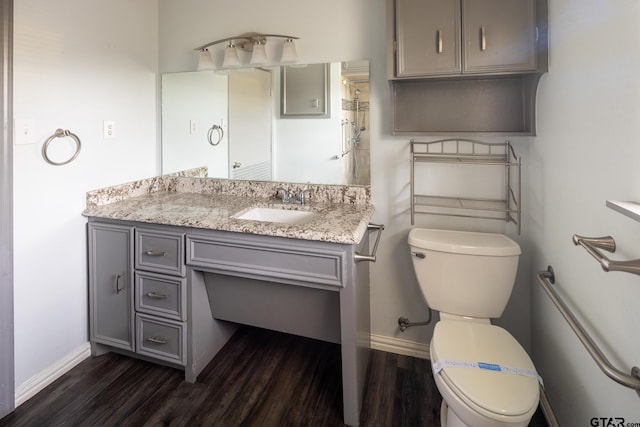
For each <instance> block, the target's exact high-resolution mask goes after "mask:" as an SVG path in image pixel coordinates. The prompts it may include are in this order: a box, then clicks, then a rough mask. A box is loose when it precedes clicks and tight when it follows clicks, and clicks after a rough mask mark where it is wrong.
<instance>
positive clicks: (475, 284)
mask: <svg viewBox="0 0 640 427" xmlns="http://www.w3.org/2000/svg"><path fill="white" fill-rule="evenodd" d="M409 246H410V247H411V255H412V256H411V258H412V260H413V267H414V270H415V272H416V277H417V279H418V284H419V286H420V290H421V291H422V295H423V296H424V299H425V301H426V303H427V305H428V306H429V307H431V308H432V309H434V310H438V311H440V312H445V313H451V314H456V315H459V316H469V317H475V318H496V317H500V316H501V315H502V312H503V311H504V309H505V307H506V305H507V302H508V301H509V297H510V296H511V291H512V289H513V284H514V282H515V278H516V273H517V269H518V258H519V257H520V253H521V251H520V246H519V245H518V244H517V243H516V242H514V241H513V240H511V239H510V238H508V237H507V236H505V235H502V234H494V233H479V232H470V231H454V230H435V229H426V228H414V229H412V230H411V231H410V232H409Z"/></svg>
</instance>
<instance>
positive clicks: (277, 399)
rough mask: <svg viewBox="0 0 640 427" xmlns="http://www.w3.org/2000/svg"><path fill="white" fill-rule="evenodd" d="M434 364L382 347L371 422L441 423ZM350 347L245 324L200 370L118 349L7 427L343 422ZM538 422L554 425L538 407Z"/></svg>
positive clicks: (62, 382) (372, 376)
mask: <svg viewBox="0 0 640 427" xmlns="http://www.w3.org/2000/svg"><path fill="white" fill-rule="evenodd" d="M440 401H441V397H440V395H439V394H438V390H437V388H436V386H435V383H434V381H433V377H432V374H431V369H430V367H429V362H428V361H426V360H422V359H416V358H413V357H408V356H401V355H397V354H391V353H385V352H381V351H376V350H372V357H371V362H370V365H369V373H368V376H367V384H366V390H365V397H364V404H363V408H362V414H361V425H363V426H380V427H387V426H403V427H404V426H407V427H409V426H438V425H439V422H438V420H439V412H440ZM342 425H344V424H343V423H342V395H341V372H340V347H339V346H338V345H336V344H330V343H325V342H321V341H316V340H311V339H306V338H300V337H295V336H292V335H286V334H280V333H277V332H272V331H266V330H262V329H257V328H250V327H242V328H240V329H239V330H238V332H237V333H236V334H235V335H234V337H233V338H232V339H231V340H230V341H229V342H228V343H227V345H226V346H225V347H224V348H223V349H222V350H221V351H220V352H219V353H218V355H217V356H216V357H215V359H214V360H213V361H212V362H211V363H210V364H209V366H207V368H206V369H205V370H204V371H203V372H202V373H201V374H200V376H199V377H198V382H197V383H195V384H188V383H186V382H184V381H183V375H182V372H180V371H178V370H176V369H172V368H166V367H162V366H157V365H154V364H151V363H147V362H144V361H140V360H135V359H132V358H128V357H125V356H120V355H117V354H114V353H110V354H105V355H103V356H99V357H93V358H90V359H88V360H86V361H84V362H82V363H81V364H80V365H78V366H77V367H75V368H74V369H73V370H71V371H70V372H68V373H67V374H65V375H64V376H62V377H61V378H59V379H58V380H57V381H56V382H54V383H53V384H51V385H50V386H49V387H47V388H46V389H45V390H43V391H42V392H40V393H39V394H38V395H36V396H35V397H33V398H32V399H30V400H29V401H28V402H26V403H24V404H23V405H21V406H20V407H19V408H17V409H16V411H15V412H14V413H12V414H10V415H8V416H6V417H5V418H3V419H2V420H0V427H1V426H38V427H40V426H65V427H66V426H221V427H228V426H278V427H280V426H321V427H325V426H342ZM531 426H536V427H538V426H546V423H545V422H544V417H542V416H541V415H540V414H537V415H536V417H535V418H534V420H533V421H532V423H531Z"/></svg>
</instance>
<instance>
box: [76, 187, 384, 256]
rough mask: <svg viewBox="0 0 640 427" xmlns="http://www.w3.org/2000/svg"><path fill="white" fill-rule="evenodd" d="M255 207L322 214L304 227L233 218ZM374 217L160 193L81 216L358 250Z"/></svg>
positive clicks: (270, 201) (317, 205) (352, 206)
mask: <svg viewBox="0 0 640 427" xmlns="http://www.w3.org/2000/svg"><path fill="white" fill-rule="evenodd" d="M253 207H271V208H279V209H293V210H307V211H312V212H316V213H318V216H317V217H316V218H313V219H312V220H311V221H309V222H306V223H304V224H286V223H275V222H266V221H254V220H241V219H236V218H233V215H236V214H238V213H242V212H243V211H246V210H248V209H250V208H253ZM373 211H374V208H373V205H371V204H370V203H368V202H367V203H329V202H315V201H310V202H308V203H306V204H304V205H299V204H293V203H292V204H284V203H282V201H280V200H278V199H276V198H275V197H247V196H246V195H240V196H238V195H235V194H234V195H231V194H207V193H200V192H181V191H175V190H173V191H162V190H158V189H156V190H154V192H148V193H147V194H143V195H135V196H133V197H121V198H119V199H116V200H115V201H113V202H110V203H103V204H93V203H88V204H87V208H86V209H85V211H84V212H83V213H82V214H83V215H84V216H86V217H92V218H106V219H117V220H126V221H135V222H143V223H151V224H160V225H172V226H180V227H190V228H196V229H206V230H221V231H232V232H238V233H250V234H259V235H266V236H277V237H287V238H294V239H304V240H316V241H326V242H335V243H347V244H355V243H358V242H360V240H361V239H362V237H363V236H364V234H365V232H366V230H367V225H368V223H369V221H370V219H371V216H372V215H373Z"/></svg>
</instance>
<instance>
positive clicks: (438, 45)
mask: <svg viewBox="0 0 640 427" xmlns="http://www.w3.org/2000/svg"><path fill="white" fill-rule="evenodd" d="M436 53H442V31H440V30H438V31H436Z"/></svg>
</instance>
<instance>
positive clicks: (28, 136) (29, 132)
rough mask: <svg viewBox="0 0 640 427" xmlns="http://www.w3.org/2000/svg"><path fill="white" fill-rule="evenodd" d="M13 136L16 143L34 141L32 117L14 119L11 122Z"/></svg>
mask: <svg viewBox="0 0 640 427" xmlns="http://www.w3.org/2000/svg"><path fill="white" fill-rule="evenodd" d="M13 137H14V142H15V144H16V145H24V144H35V143H36V122H35V120H32V119H26V120H25V119H16V120H14V123H13Z"/></svg>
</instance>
